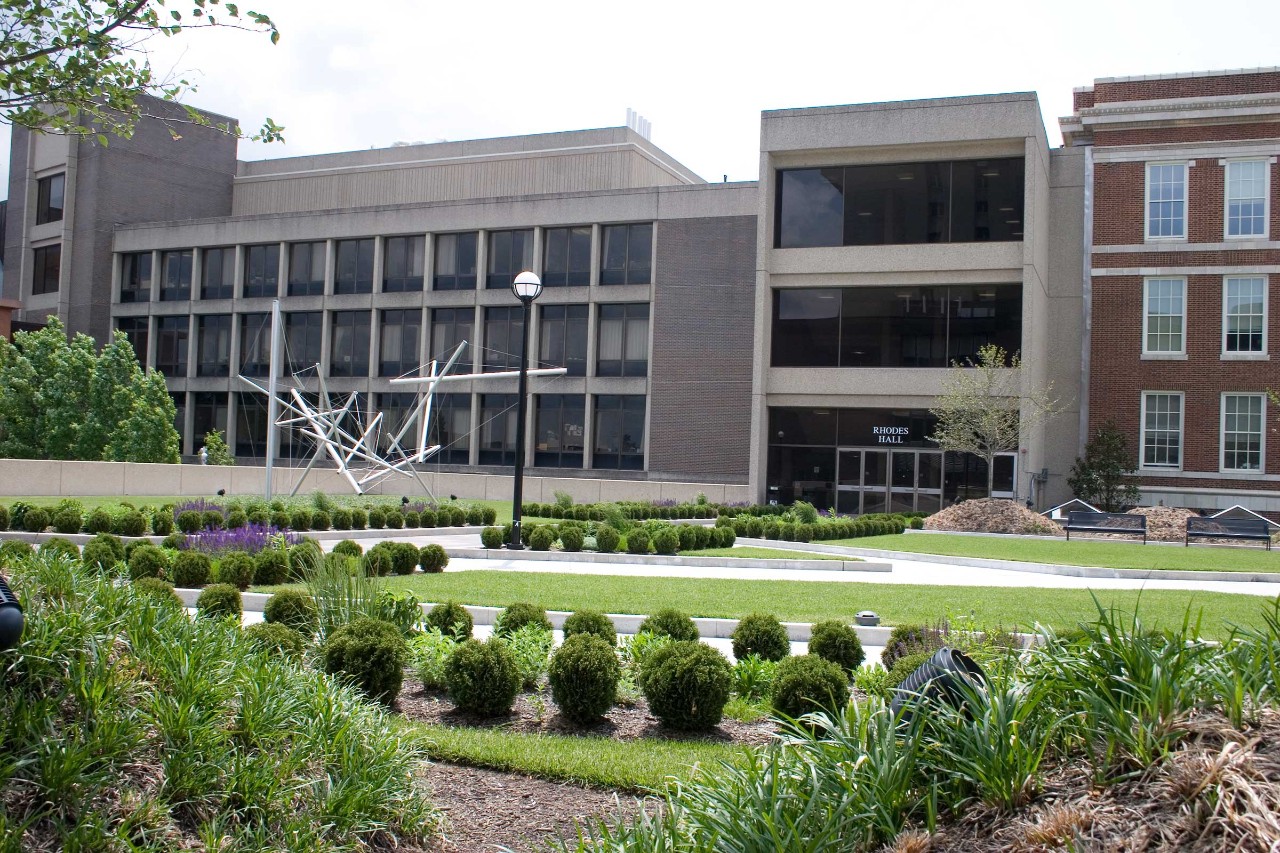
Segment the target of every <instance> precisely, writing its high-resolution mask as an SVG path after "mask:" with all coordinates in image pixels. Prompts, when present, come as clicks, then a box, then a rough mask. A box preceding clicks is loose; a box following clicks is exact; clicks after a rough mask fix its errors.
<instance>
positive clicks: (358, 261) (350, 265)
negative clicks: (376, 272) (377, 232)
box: [333, 237, 373, 293]
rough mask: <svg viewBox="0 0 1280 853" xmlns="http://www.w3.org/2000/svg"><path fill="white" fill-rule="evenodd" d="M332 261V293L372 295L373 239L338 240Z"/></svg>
mask: <svg viewBox="0 0 1280 853" xmlns="http://www.w3.org/2000/svg"><path fill="white" fill-rule="evenodd" d="M336 249H337V260H335V261H334V270H333V292H334V293H373V238H372V237H369V238H366V239H364V240H339V241H338V242H337V245H336Z"/></svg>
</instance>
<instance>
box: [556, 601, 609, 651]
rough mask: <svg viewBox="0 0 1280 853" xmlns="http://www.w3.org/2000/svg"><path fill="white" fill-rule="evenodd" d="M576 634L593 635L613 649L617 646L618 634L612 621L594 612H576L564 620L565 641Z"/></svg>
mask: <svg viewBox="0 0 1280 853" xmlns="http://www.w3.org/2000/svg"><path fill="white" fill-rule="evenodd" d="M578 634H593V635H595V636H597V637H599V638H600V639H602V640H604V641H605V642H606V643H608V644H609V647H610V648H613V647H614V646H616V645H617V644H618V632H617V629H615V628H614V627H613V620H612V619H610V618H609V617H608V616H605V615H604V614H603V613H600V612H599V611H596V610H577V611H575V612H574V613H572V614H570V615H569V617H568V618H567V619H565V620H564V636H565V639H568V638H569V637H575V636H577V635H578Z"/></svg>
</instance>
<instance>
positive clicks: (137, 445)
mask: <svg viewBox="0 0 1280 853" xmlns="http://www.w3.org/2000/svg"><path fill="white" fill-rule="evenodd" d="M176 415H177V409H176V408H175V407H174V405H173V398H172V397H170V396H169V389H168V388H166V387H165V384H164V377H163V376H161V375H160V374H159V373H156V372H155V371H154V370H153V371H151V372H149V373H148V374H147V377H146V379H144V380H143V381H142V383H141V387H140V388H139V389H138V396H137V398H136V399H135V400H134V401H133V406H132V408H130V410H129V416H128V417H126V418H125V419H124V420H123V421H121V423H120V427H119V429H118V430H117V431H116V433H115V435H113V436H111V441H110V442H109V443H108V444H107V446H106V448H105V449H104V450H103V458H104V459H105V460H107V461H110V462H170V463H176V462H179V461H181V460H180V458H179V449H180V447H181V442H180V441H179V439H178V431H177V430H176V429H174V427H173V421H174V417H175V416H176Z"/></svg>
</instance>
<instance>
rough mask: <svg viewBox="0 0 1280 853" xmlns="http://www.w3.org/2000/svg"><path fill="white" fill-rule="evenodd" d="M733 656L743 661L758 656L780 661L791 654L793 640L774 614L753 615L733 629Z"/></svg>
mask: <svg viewBox="0 0 1280 853" xmlns="http://www.w3.org/2000/svg"><path fill="white" fill-rule="evenodd" d="M732 637H733V656H734V657H735V658H737V659H738V660H742V659H743V658H745V657H747V656H748V655H756V656H758V657H761V658H763V659H765V660H772V661H779V660H782V659H783V658H785V657H786V656H787V655H789V654H791V640H790V639H789V638H788V637H787V629H786V628H784V627H782V623H781V622H779V621H778V617H776V616H774V615H773V614H772V613H752V614H751V615H749V616H744V617H742V619H740V620H738V627H736V628H734V629H733V634H732Z"/></svg>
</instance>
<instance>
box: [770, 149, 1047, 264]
mask: <svg viewBox="0 0 1280 853" xmlns="http://www.w3.org/2000/svg"><path fill="white" fill-rule="evenodd" d="M1023 184H1024V164H1023V161H1022V159H1021V158H1019V157H1006V158H999V159H996V158H992V159H986V160H956V161H949V160H939V161H934V162H928V163H889V164H878V165H870V166H835V167H826V168H819V169H784V170H781V171H779V172H778V201H777V214H776V217H775V218H776V232H775V243H776V245H777V247H778V248H780V249H797V248H810V247H816V246H884V245H907V244H915V243H973V242H979V243H981V242H991V241H1016V240H1021V239H1022V230H1023V192H1024V190H1023Z"/></svg>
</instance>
